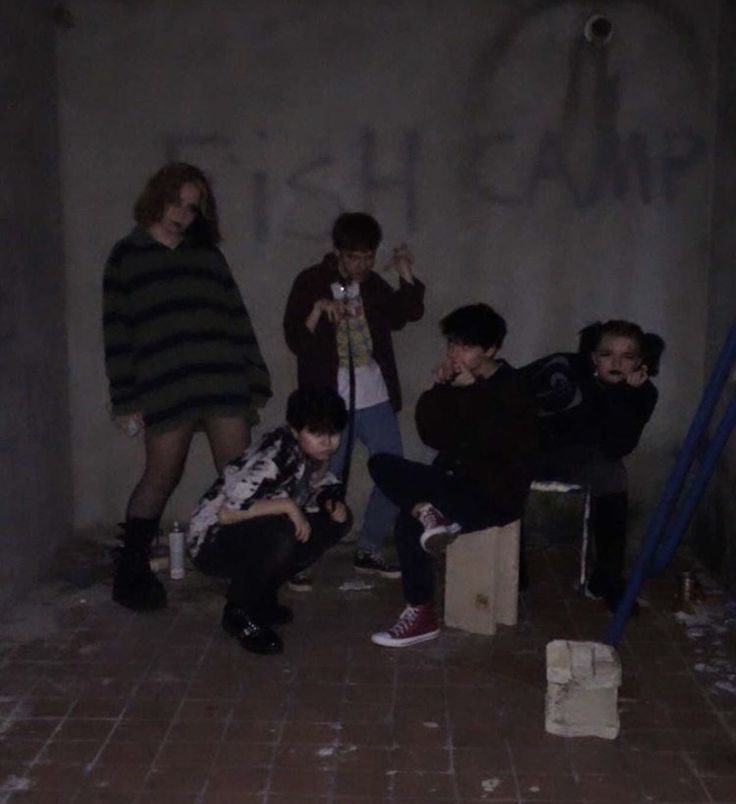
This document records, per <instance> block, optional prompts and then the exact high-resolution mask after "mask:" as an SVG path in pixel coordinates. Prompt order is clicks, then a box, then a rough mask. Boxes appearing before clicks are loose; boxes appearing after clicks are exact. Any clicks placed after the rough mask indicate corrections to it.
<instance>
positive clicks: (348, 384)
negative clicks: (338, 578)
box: [283, 212, 424, 578]
mask: <svg viewBox="0 0 736 804" xmlns="http://www.w3.org/2000/svg"><path fill="white" fill-rule="evenodd" d="M332 241H333V246H334V250H333V251H332V252H331V253H329V254H327V255H326V256H325V257H324V258H323V260H322V262H320V263H318V264H317V265H313V266H312V267H311V268H307V269H306V270H304V271H302V272H301V273H300V274H299V275H298V276H297V277H296V279H295V280H294V284H293V286H292V288H291V291H290V293H289V298H288V300H287V303H286V310H285V313H284V319H283V327H284V335H285V338H286V343H287V345H288V347H289V349H290V350H291V351H292V352H293V353H294V354H295V355H296V359H297V381H298V385H299V387H300V388H309V387H312V388H322V387H327V388H334V389H336V390H337V391H338V392H339V393H340V395H341V396H342V397H343V399H344V400H345V402H346V405H347V406H348V409H349V410H351V409H352V411H353V413H352V415H353V423H354V428H353V431H354V436H355V438H357V439H359V440H360V441H361V442H362V443H363V445H364V446H365V448H366V449H367V451H368V454H369V455H374V454H377V453H389V454H392V455H401V454H402V451H403V450H402V444H401V433H400V431H399V424H398V420H397V418H396V413H397V412H398V411H399V410H400V408H401V388H400V385H399V375H398V371H397V369H396V358H395V356H394V349H393V343H392V338H391V334H392V332H395V331H397V330H400V329H402V328H403V327H404V326H405V325H406V324H407V323H409V322H412V321H418V320H419V319H420V318H421V317H422V315H423V314H424V285H423V284H422V283H421V282H420V281H419V280H418V279H417V278H416V277H415V276H414V272H413V258H412V255H411V253H410V252H409V250H408V248H407V247H406V246H405V245H401V246H399V247H398V248H396V249H394V252H393V259H392V261H391V263H390V265H391V266H392V267H393V268H394V269H395V271H396V273H397V274H398V277H399V283H398V287H396V288H394V287H392V286H391V285H390V284H389V283H388V282H386V281H385V280H384V279H383V278H382V277H380V276H379V275H378V274H377V273H376V272H375V271H374V270H373V266H374V264H375V259H376V251H377V249H378V246H379V244H380V242H381V227H380V226H379V224H378V222H377V221H376V220H375V218H373V217H372V216H371V215H367V214H365V213H363V212H347V213H344V214H342V215H340V216H339V217H338V219H337V220H336V221H335V224H334V227H333V230H332ZM351 378H352V379H351ZM349 429H350V428H349ZM349 442H350V438H349V437H346V438H345V439H343V442H342V443H341V445H340V449H339V450H338V452H337V453H336V454H335V456H334V457H333V459H332V462H331V470H332V471H333V472H334V473H335V474H337V475H338V476H340V475H342V474H343V468H344V467H345V465H346V463H345V458H346V454H349V453H348V450H350V447H351V444H350V443H349ZM343 480H345V478H343ZM395 516H396V508H395V507H394V505H393V504H392V503H391V502H390V501H389V500H388V499H387V498H386V497H385V495H384V494H382V493H381V491H380V490H379V489H378V488H374V489H373V490H372V492H371V495H370V498H369V500H368V505H367V507H366V512H365V517H364V520H363V526H362V528H361V533H360V537H359V539H358V545H357V550H356V553H355V557H354V566H355V569H356V570H358V571H360V572H368V573H376V574H379V575H382V576H383V577H388V578H398V577H399V575H400V572H399V570H398V568H397V567H395V566H392V565H390V564H388V563H387V562H386V560H385V559H384V557H383V554H382V548H383V545H384V542H385V540H386V537H387V536H388V534H389V533H390V532H391V530H392V528H393V523H394V519H395Z"/></svg>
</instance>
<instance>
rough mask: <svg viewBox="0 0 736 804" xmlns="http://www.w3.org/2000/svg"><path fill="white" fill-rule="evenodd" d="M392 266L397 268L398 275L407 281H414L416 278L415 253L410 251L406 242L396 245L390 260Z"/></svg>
mask: <svg viewBox="0 0 736 804" xmlns="http://www.w3.org/2000/svg"><path fill="white" fill-rule="evenodd" d="M389 266H390V267H391V268H395V269H396V272H397V273H398V275H399V276H400V277H401V278H402V279H403V280H404V281H405V282H412V281H413V279H414V274H413V269H414V255H413V254H412V253H411V251H409V246H407V245H406V243H401V244H400V245H398V246H396V248H395V249H394V251H393V254H392V255H391V261H390V262H389Z"/></svg>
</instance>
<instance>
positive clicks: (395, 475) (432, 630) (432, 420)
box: [368, 304, 537, 648]
mask: <svg viewBox="0 0 736 804" xmlns="http://www.w3.org/2000/svg"><path fill="white" fill-rule="evenodd" d="M441 328H442V332H443V334H444V335H445V337H446V338H447V355H446V358H445V360H444V361H443V362H442V363H441V364H440V365H439V366H438V367H437V368H436V369H435V371H434V375H433V379H434V385H433V387H432V388H431V389H430V390H429V391H426V392H425V393H424V394H422V396H421V397H420V398H419V402H418V403H417V408H416V414H415V415H416V424H417V430H418V432H419V436H420V438H421V439H422V441H424V443H425V444H427V445H428V446H430V447H432V448H433V449H436V450H437V457H436V459H435V461H434V463H433V464H432V465H431V466H426V465H424V464H421V463H416V462H414V461H408V460H406V459H404V458H401V457H397V456H395V455H375V456H373V457H372V458H371V459H370V460H369V462H368V467H369V469H370V473H371V476H372V478H373V480H374V482H375V483H376V485H377V486H378V488H380V489H381V491H383V493H384V494H385V495H386V496H387V497H388V498H389V499H390V500H391V501H392V502H393V503H394V504H395V505H397V506H398V507H399V514H398V516H397V519H396V526H395V533H396V548H397V551H398V554H399V560H400V562H401V579H402V584H403V591H404V597H405V599H406V602H407V606H406V608H405V609H404V611H403V612H402V614H401V615H400V616H399V619H398V620H397V622H396V623H395V624H394V625H393V626H392V627H391V628H389V629H388V630H387V631H380V632H378V633H375V634H373V636H372V637H371V639H372V641H373V642H375V643H376V644H378V645H384V646H386V647H398V648H401V647H405V646H407V645H413V644H415V643H417V642H423V641H425V640H429V639H434V638H435V637H436V636H438V634H439V625H438V622H437V617H436V614H435V611H434V602H433V598H434V588H433V586H434V566H433V561H432V556H433V554H436V553H438V552H440V551H441V550H443V549H444V548H445V547H446V546H447V545H448V544H449V543H450V541H452V540H453V539H455V538H457V537H458V534H459V538H462V533H463V532H470V531H474V530H480V529H482V528H487V527H491V526H494V525H505V524H507V523H509V522H513V521H514V520H516V519H518V518H519V517H520V515H521V512H522V509H523V506H524V501H525V499H526V496H527V494H528V491H529V485H530V483H531V480H532V476H533V474H534V460H535V457H536V450H537V438H536V421H535V413H534V406H533V402H532V399H531V396H530V395H529V394H528V392H527V389H526V387H525V385H524V383H523V382H522V381H521V379H520V378H519V376H518V374H517V372H516V371H515V370H514V369H512V368H511V366H509V365H508V363H506V362H505V361H504V360H501V359H499V358H497V356H496V355H497V352H498V350H499V349H500V348H501V344H502V343H503V339H504V337H505V335H506V322H505V321H504V319H503V318H502V317H501V316H500V315H499V314H498V313H497V312H496V311H495V310H493V308H491V307H489V306H488V305H486V304H473V305H469V306H466V307H460V308H459V309H457V310H455V311H454V312H452V313H450V314H449V315H448V316H447V317H445V318H444V319H443V320H442V322H441Z"/></svg>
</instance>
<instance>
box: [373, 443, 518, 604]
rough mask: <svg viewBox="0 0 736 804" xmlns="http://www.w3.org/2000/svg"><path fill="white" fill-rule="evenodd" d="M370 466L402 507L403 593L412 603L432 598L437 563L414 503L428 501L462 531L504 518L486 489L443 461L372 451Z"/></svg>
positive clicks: (397, 532)
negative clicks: (430, 462) (435, 462)
mask: <svg viewBox="0 0 736 804" xmlns="http://www.w3.org/2000/svg"><path fill="white" fill-rule="evenodd" d="M368 470H369V472H370V474H371V477H372V478H373V482H374V483H375V484H376V486H378V488H379V489H381V491H382V492H383V493H384V494H385V495H386V496H387V497H388V498H389V500H391V502H393V503H394V504H395V505H397V506H398V507H399V514H398V516H397V517H396V525H395V530H394V532H395V535H396V550H397V552H398V554H399V562H400V564H401V583H402V585H403V589H404V597H405V598H406V600H407V602H408V603H410V604H411V605H412V606H418V605H421V604H423V603H429V602H430V601H432V599H433V598H434V566H433V563H432V557H431V556H430V555H429V554H428V553H426V552H425V551H424V550H423V549H422V545H421V543H420V541H419V537H420V536H421V535H422V526H421V525H420V524H419V522H418V521H417V520H416V519H415V518H414V517H413V516H412V515H411V510H412V508H413V507H414V506H415V505H416V504H417V503H419V502H430V503H432V505H434V506H435V508H437V509H439V510H440V511H441V512H442V513H443V514H444V515H445V516H446V517H447V518H448V519H450V520H452V521H454V522H457V523H458V524H459V525H461V527H462V529H463V530H464V531H473V530H480V529H482V528H487V527H491V526H492V525H499V524H503V520H504V518H503V517H502V516H500V515H499V513H498V512H497V511H494V510H493V509H492V508H491V507H490V506H489V504H488V502H487V499H486V497H487V495H486V494H484V493H483V491H482V489H480V488H478V487H477V486H474V485H473V484H472V483H469V482H468V481H467V480H464V479H460V478H458V477H455V476H453V475H452V474H450V473H449V472H448V471H446V470H444V469H442V468H441V467H438V466H434V465H433V466H428V465H427V464H424V463H418V462H416V461H409V460H407V459H406V458H400V457H398V456H396V455H374V456H373V457H372V458H371V459H370V460H369V461H368Z"/></svg>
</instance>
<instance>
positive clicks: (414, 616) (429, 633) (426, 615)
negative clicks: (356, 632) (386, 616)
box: [371, 603, 440, 648]
mask: <svg viewBox="0 0 736 804" xmlns="http://www.w3.org/2000/svg"><path fill="white" fill-rule="evenodd" d="M439 633H440V629H439V625H438V623H437V615H436V614H435V613H434V606H433V605H432V604H431V603H424V604H423V605H421V606H407V607H406V608H405V609H404V610H403V611H402V612H401V616H400V617H399V619H398V620H397V621H396V624H395V625H393V626H392V627H391V628H389V630H388V631H378V632H377V633H375V634H373V635H372V636H371V642H375V643H376V645H383V646H384V647H386V648H405V647H407V645H415V644H416V643H417V642H426V641H427V640H429V639H435V638H436V637H438V636H439Z"/></svg>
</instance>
